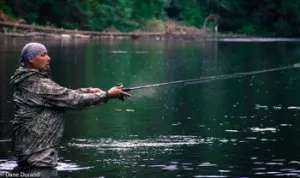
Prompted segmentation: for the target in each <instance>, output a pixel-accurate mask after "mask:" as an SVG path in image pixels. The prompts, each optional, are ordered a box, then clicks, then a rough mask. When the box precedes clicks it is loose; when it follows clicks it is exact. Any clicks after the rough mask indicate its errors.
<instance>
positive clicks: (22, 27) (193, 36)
mask: <svg viewBox="0 0 300 178" xmlns="http://www.w3.org/2000/svg"><path fill="white" fill-rule="evenodd" d="M0 33H2V34H4V35H5V36H10V37H21V38H51V39H78V38H79V39H117V40H122V39H132V40H138V39H154V40H168V39H180V40H188V41H203V40H204V41H206V40H216V39H219V38H224V37H226V38H245V37H248V36H247V35H234V34H230V35H225V34H220V33H214V32H208V31H207V30H204V29H199V30H197V31H193V32H190V31H187V30H185V29H179V30H177V31H172V32H168V31H166V32H141V31H136V32H98V31H85V30H70V29H63V28H54V27H43V26H34V25H28V24H19V23H12V22H3V21H0Z"/></svg>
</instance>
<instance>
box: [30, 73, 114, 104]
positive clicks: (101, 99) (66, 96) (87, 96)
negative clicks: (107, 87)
mask: <svg viewBox="0 0 300 178" xmlns="http://www.w3.org/2000/svg"><path fill="white" fill-rule="evenodd" d="M36 85H37V86H35V87H36V92H37V94H39V95H40V96H41V97H42V98H43V102H44V104H45V105H47V106H53V107H60V108H70V109H80V108H84V107H87V106H92V105H98V104H103V103H106V102H107V100H108V95H107V92H105V91H101V92H97V93H85V92H78V90H72V89H69V88H65V87H62V86H60V85H58V84H57V83H55V82H53V81H52V80H50V79H41V81H40V82H37V83H36Z"/></svg>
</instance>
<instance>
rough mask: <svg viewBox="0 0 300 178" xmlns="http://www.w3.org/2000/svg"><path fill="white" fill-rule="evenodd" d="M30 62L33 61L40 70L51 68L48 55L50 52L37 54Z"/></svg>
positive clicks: (33, 65) (34, 66)
mask: <svg viewBox="0 0 300 178" xmlns="http://www.w3.org/2000/svg"><path fill="white" fill-rule="evenodd" d="M29 62H30V63H31V65H32V67H33V68H35V69H38V70H40V71H44V70H47V69H48V68H49V64H50V57H49V56H48V53H47V52H46V51H45V52H41V53H39V54H38V55H36V56H35V57H34V58H33V59H31V60H30V61H29Z"/></svg>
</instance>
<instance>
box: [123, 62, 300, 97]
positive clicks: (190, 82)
mask: <svg viewBox="0 0 300 178" xmlns="http://www.w3.org/2000/svg"><path fill="white" fill-rule="evenodd" d="M299 67H300V63H296V64H293V65H288V66H283V67H277V68H271V69H264V70H257V71H251V72H240V73H233V74H224V75H216V76H208V77H200V78H194V79H187V80H177V81H172V82H164V83H156V84H149V85H142V86H135V87H129V88H123V89H122V90H123V91H126V92H128V91H133V90H139V89H145V88H154V87H161V86H166V85H175V84H183V85H184V86H186V85H193V84H198V83H204V82H209V81H214V80H225V79H230V78H238V77H243V76H247V75H257V74H262V73H267V72H275V71H281V70H287V69H293V68H299Z"/></svg>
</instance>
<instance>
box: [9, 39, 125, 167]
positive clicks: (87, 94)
mask: <svg viewBox="0 0 300 178" xmlns="http://www.w3.org/2000/svg"><path fill="white" fill-rule="evenodd" d="M49 63H50V57H49V56H48V53H47V49H46V47H45V46H44V45H43V44H40V43H28V44H26V45H25V46H24V48H23V50H22V52H21V58H20V67H19V68H18V69H17V70H16V72H15V74H14V75H13V76H12V77H11V81H10V84H11V85H12V86H13V87H14V88H15V93H14V99H13V100H14V103H15V113H14V120H13V137H12V146H13V151H14V152H15V154H16V155H17V158H18V160H17V163H18V166H19V167H55V166H56V165H57V149H56V148H57V146H58V144H59V142H60V139H61V137H62V134H63V129H64V119H63V113H64V112H65V111H66V110H67V109H79V108H84V107H87V106H91V105H99V104H103V103H106V102H107V101H108V100H109V99H112V98H123V97H128V96H130V94H128V93H126V92H124V91H122V88H121V87H122V86H115V87H112V88H111V89H110V90H108V91H102V90H101V89H98V88H81V89H77V90H72V89H68V88H65V87H62V86H60V85H58V84H57V83H55V82H54V81H52V80H51V79H50V78H49V76H48V72H49Z"/></svg>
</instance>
